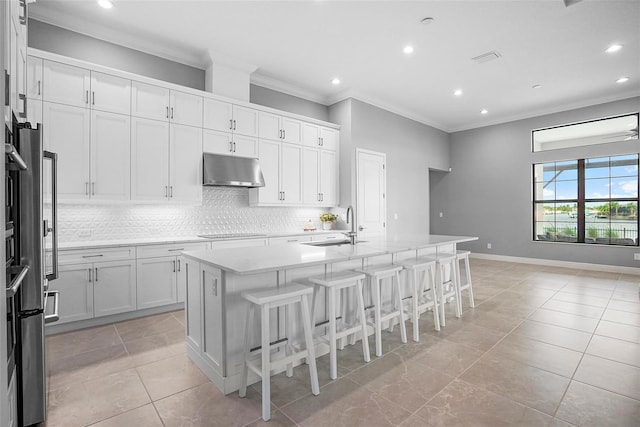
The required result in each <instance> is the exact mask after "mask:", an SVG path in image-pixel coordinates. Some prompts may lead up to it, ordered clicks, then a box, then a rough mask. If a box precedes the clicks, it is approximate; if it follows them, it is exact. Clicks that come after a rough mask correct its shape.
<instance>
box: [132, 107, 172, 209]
mask: <svg viewBox="0 0 640 427" xmlns="http://www.w3.org/2000/svg"><path fill="white" fill-rule="evenodd" d="M168 194H169V123H167V122H159V121H156V120H148V119H140V118H137V117H132V118H131V199H132V200H163V199H164V200H167V196H168Z"/></svg>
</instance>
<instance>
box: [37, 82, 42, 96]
mask: <svg viewBox="0 0 640 427" xmlns="http://www.w3.org/2000/svg"><path fill="white" fill-rule="evenodd" d="M38 95H42V90H41V89H40V80H38Z"/></svg>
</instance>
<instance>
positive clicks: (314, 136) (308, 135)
mask: <svg viewBox="0 0 640 427" xmlns="http://www.w3.org/2000/svg"><path fill="white" fill-rule="evenodd" d="M302 144H303V145H305V146H307V147H319V146H320V126H318V125H314V124H312V123H303V124H302Z"/></svg>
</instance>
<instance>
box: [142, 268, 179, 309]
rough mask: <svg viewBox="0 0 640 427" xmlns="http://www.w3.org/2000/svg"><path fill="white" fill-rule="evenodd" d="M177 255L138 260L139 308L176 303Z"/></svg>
mask: <svg viewBox="0 0 640 427" xmlns="http://www.w3.org/2000/svg"><path fill="white" fill-rule="evenodd" d="M177 271H178V262H177V260H176V257H174V256H172V257H162V258H147V259H139V260H138V262H137V273H136V274H137V277H138V280H137V302H138V310H141V309H143V308H150V307H157V306H161V305H168V304H175V303H176V301H177V296H176V290H177V289H176V278H177V276H176V274H177Z"/></svg>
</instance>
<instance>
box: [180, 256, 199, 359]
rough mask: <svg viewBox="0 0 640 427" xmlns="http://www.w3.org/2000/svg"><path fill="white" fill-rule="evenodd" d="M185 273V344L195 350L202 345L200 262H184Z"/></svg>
mask: <svg viewBox="0 0 640 427" xmlns="http://www.w3.org/2000/svg"><path fill="white" fill-rule="evenodd" d="M184 267H185V275H186V276H187V286H186V290H187V296H186V304H185V312H186V318H187V319H186V320H187V325H186V329H187V344H188V345H190V346H191V347H192V348H194V349H195V350H196V351H197V352H200V351H201V347H202V286H201V282H200V280H201V277H202V276H201V274H200V264H199V263H197V262H195V261H192V260H189V259H188V260H187V261H186V262H185V266H184Z"/></svg>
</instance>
